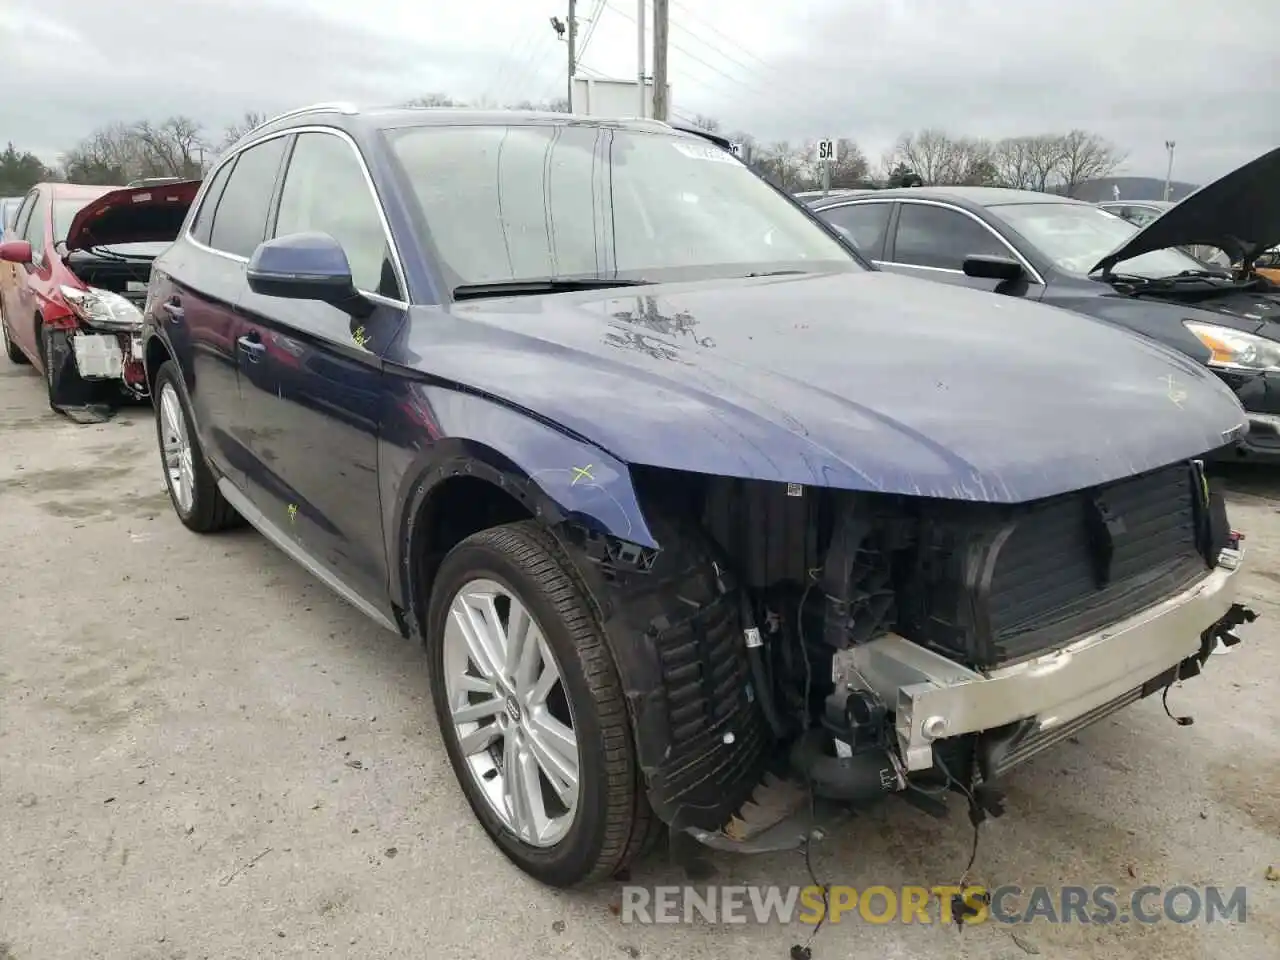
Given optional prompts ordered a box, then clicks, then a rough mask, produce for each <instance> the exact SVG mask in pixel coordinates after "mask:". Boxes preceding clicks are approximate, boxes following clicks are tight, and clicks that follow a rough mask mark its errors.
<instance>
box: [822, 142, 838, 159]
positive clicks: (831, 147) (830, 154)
mask: <svg viewBox="0 0 1280 960" xmlns="http://www.w3.org/2000/svg"><path fill="white" fill-rule="evenodd" d="M836 159H837V156H836V142H835V141H834V140H819V141H818V161H819V162H822V161H830V162H831V163H835V162H836Z"/></svg>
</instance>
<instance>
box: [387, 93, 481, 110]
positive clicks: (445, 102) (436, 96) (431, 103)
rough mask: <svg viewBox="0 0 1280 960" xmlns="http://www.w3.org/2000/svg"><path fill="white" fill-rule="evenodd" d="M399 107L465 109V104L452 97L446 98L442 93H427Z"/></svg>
mask: <svg viewBox="0 0 1280 960" xmlns="http://www.w3.org/2000/svg"><path fill="white" fill-rule="evenodd" d="M401 106H405V107H465V106H466V104H465V103H463V102H462V101H460V100H455V99H453V97H447V96H445V95H444V94H443V93H428V94H426V95H425V96H421V97H414V98H413V99H412V100H406V101H405V102H404V103H403V104H401Z"/></svg>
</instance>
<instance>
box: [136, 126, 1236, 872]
mask: <svg viewBox="0 0 1280 960" xmlns="http://www.w3.org/2000/svg"><path fill="white" fill-rule="evenodd" d="M593 184H595V185H599V184H608V185H609V189H593V186H592V185H593ZM1094 213H1095V214H1096V215H1097V216H1099V217H1107V219H1108V220H1109V221H1110V220H1114V218H1112V217H1109V216H1107V215H1105V214H1103V213H1101V212H1100V211H1097V210H1095V211H1094ZM1116 222H1119V221H1116ZM1028 330H1034V331H1036V335H1035V336H1034V337H1028V336H1027V335H1026V332H1027V331H1028ZM144 355H145V359H146V369H147V377H148V381H149V383H150V384H151V394H152V397H153V403H154V405H155V410H156V432H157V438H158V453H159V459H160V462H161V465H162V468H163V471H164V477H165V482H166V484H167V486H168V490H169V494H170V497H171V499H172V502H173V507H174V510H175V512H176V513H177V515H178V517H179V518H180V520H181V521H182V522H183V523H184V524H185V525H186V526H187V527H189V528H190V529H191V530H193V531H197V532H200V533H210V532H213V531H215V530H218V529H221V528H224V527H226V526H229V525H232V524H234V523H235V522H237V521H238V520H241V519H243V520H247V521H248V522H249V523H251V524H252V525H253V526H255V527H256V528H257V529H258V530H259V531H261V532H262V533H263V534H264V535H265V536H267V537H268V538H269V539H270V540H272V541H273V542H274V543H275V544H276V545H277V546H278V547H280V549H281V550H283V551H284V552H285V553H287V554H288V555H289V556H291V557H292V558H293V559H295V560H296V561H297V562H299V563H301V564H302V565H303V566H305V567H306V568H307V569H308V570H310V571H311V572H312V573H313V574H314V575H315V576H317V577H318V578H319V579H320V580H322V581H323V582H324V583H326V584H327V585H328V586H329V587H331V588H332V589H333V590H334V591H336V592H337V593H338V594H339V595H341V596H343V597H344V598H346V599H347V600H348V601H349V602H351V603H352V604H353V605H354V606H356V607H357V608H358V609H360V610H361V611H363V612H364V613H365V614H366V615H367V616H368V617H369V618H370V619H371V620H373V621H374V622H376V623H378V624H380V625H382V626H383V627H385V628H387V629H389V630H392V631H395V632H397V633H399V634H401V635H402V636H405V637H413V638H416V639H421V640H425V643H426V647H427V651H428V656H427V669H428V671H429V674H430V682H431V689H432V699H433V701H434V705H435V710H436V714H437V716H438V718H439V729H440V731H441V735H442V736H443V738H444V743H445V747H446V749H447V751H448V755H449V759H450V761H451V763H452V765H453V768H454V771H455V773H456V774H457V777H458V780H459V782H460V784H461V786H462V790H463V792H464V793H465V795H466V797H467V800H468V801H469V803H470V804H471V808H472V810H473V811H474V813H475V815H476V817H477V818H478V819H479V821H480V823H481V824H482V825H483V827H484V829H485V830H486V831H487V833H488V834H489V836H490V837H491V838H492V839H493V841H494V842H495V843H496V844H497V846H498V847H499V848H500V849H501V850H502V851H503V853H505V854H506V855H507V856H508V857H509V858H510V859H511V860H512V861H513V862H514V863H516V864H517V865H519V867H520V868H521V869H523V870H525V871H526V872H528V873H529V874H531V875H532V876H534V877H537V878H538V879H540V880H542V881H544V882H546V883H551V884H556V885H568V884H573V883H578V882H585V881H588V880H591V879H597V878H604V877H609V876H612V875H614V874H616V872H617V871H618V870H620V869H622V868H623V867H625V866H626V864H627V863H628V862H629V861H630V860H631V859H632V858H633V857H635V856H636V855H637V853H638V852H640V851H641V850H643V849H644V848H645V847H646V846H647V844H648V843H649V842H650V841H651V840H652V839H654V838H655V837H656V836H657V835H658V831H659V830H661V829H666V828H668V827H669V828H671V829H672V830H675V831H678V832H680V833H681V834H682V835H683V834H686V833H687V834H692V835H693V836H694V837H696V838H697V839H698V840H701V841H702V842H704V843H707V844H710V845H712V846H715V847H718V848H722V849H729V850H740V851H748V852H749V851H762V850H773V849H782V848H787V847H792V848H794V847H797V846H799V845H801V844H803V843H805V842H807V839H808V838H809V837H810V836H811V830H812V829H813V824H812V823H811V819H810V818H811V815H812V813H813V810H814V809H816V808H819V807H823V804H821V803H819V802H818V801H819V800H825V801H827V802H828V803H831V804H835V805H837V806H839V807H841V808H843V807H847V806H849V805H852V804H858V803H867V802H871V801H873V800H875V799H878V798H880V797H884V796H887V795H890V794H894V793H902V792H905V791H906V790H907V788H908V786H909V785H910V786H912V787H919V788H920V789H921V790H923V791H925V793H928V792H930V791H932V792H933V793H935V794H936V793H937V791H938V789H940V788H945V787H946V786H947V785H948V784H951V785H952V786H953V787H955V788H957V789H960V790H963V791H964V792H965V793H966V795H967V796H968V797H969V799H970V801H971V803H972V804H973V808H972V810H971V813H972V815H973V816H975V818H977V819H981V818H982V817H984V816H987V815H995V814H998V813H999V812H1000V809H999V804H998V789H999V783H1000V776H1001V775H1002V774H1003V773H1005V772H1006V771H1007V770H1008V769H1010V768H1012V767H1013V766H1015V765H1016V764H1017V763H1018V762H1020V761H1022V760H1024V759H1026V758H1027V757H1030V756H1032V755H1034V754H1036V753H1038V752H1039V751H1040V750H1042V749H1045V748H1047V747H1048V746H1050V745H1052V744H1053V743H1055V742H1056V741H1058V740H1059V739H1061V738H1062V737H1064V736H1066V735H1067V733H1069V732H1073V731H1075V730H1078V729H1080V728H1081V727H1083V726H1085V725H1086V724H1088V723H1090V722H1092V721H1094V720H1097V719H1099V718H1101V717H1104V716H1107V715H1109V714H1111V713H1113V712H1114V711H1116V710H1118V709H1120V708H1121V707H1123V706H1125V705H1127V704H1129V703H1131V702H1133V701H1134V700H1136V699H1138V698H1139V697H1141V696H1144V695H1146V694H1149V693H1152V692H1158V691H1159V690H1161V689H1167V688H1168V687H1169V685H1170V684H1172V683H1173V682H1174V681H1175V680H1176V679H1179V678H1185V677H1189V676H1192V675H1194V673H1197V672H1199V668H1200V665H1201V664H1203V663H1204V662H1205V660H1206V658H1207V657H1208V654H1209V652H1210V651H1212V650H1213V649H1214V648H1215V646H1216V645H1217V643H1218V640H1219V638H1223V642H1226V643H1234V642H1235V637H1234V635H1233V634H1232V633H1231V630H1232V629H1233V628H1234V625H1236V624H1238V623H1240V622H1242V621H1245V620H1248V619H1250V618H1252V613H1251V612H1250V611H1248V610H1247V609H1246V608H1244V607H1243V606H1241V605H1240V604H1238V603H1236V601H1235V600H1234V596H1233V594H1234V591H1235V584H1236V582H1237V578H1236V577H1235V575H1234V574H1235V571H1236V569H1237V568H1238V567H1239V564H1240V562H1241V558H1242V552H1241V543H1240V538H1239V535H1238V534H1235V533H1233V532H1232V531H1231V529H1230V526H1229V524H1228V522H1227V515H1226V507H1225V505H1224V501H1223V499H1222V495H1221V493H1220V492H1219V491H1218V490H1217V488H1216V487H1215V486H1214V485H1211V484H1210V483H1209V482H1208V481H1206V480H1205V477H1204V474H1203V469H1202V463H1201V459H1200V458H1201V457H1202V456H1203V455H1204V454H1205V453H1206V452H1207V451H1209V450H1212V449H1213V448H1215V447H1218V446H1220V445H1222V444H1223V443H1227V442H1230V441H1231V439H1232V438H1234V437H1235V436H1236V435H1237V434H1238V433H1239V432H1240V431H1242V430H1243V429H1244V413H1243V411H1242V410H1241V409H1240V405H1239V403H1238V402H1237V401H1236V399H1235V397H1234V396H1233V395H1232V394H1231V392H1230V391H1229V390H1228V389H1226V387H1225V386H1224V385H1223V384H1222V383H1221V382H1220V381H1219V380H1218V379H1217V378H1216V377H1214V376H1213V375H1212V374H1210V373H1209V372H1208V371H1207V370H1205V369H1204V367H1202V366H1200V365H1199V364H1196V363H1193V362H1191V361H1190V360H1188V359H1187V358H1186V357H1184V356H1182V355H1181V354H1179V353H1177V352H1175V351H1172V350H1169V349H1167V348H1165V347H1162V346H1160V345H1158V344H1155V343H1151V342H1148V341H1143V340H1140V339H1139V338H1136V337H1133V336H1130V335H1129V334H1127V333H1125V332H1123V331H1120V330H1116V329H1114V328H1112V327H1110V326H1108V325H1106V324H1100V323H1094V322H1092V321H1090V320H1088V319H1086V318H1084V317H1080V316H1077V315H1075V314H1071V313H1068V312H1066V311H1060V310H1051V309H1048V308H1045V307H1042V306H1039V305H1037V304H1034V303H1029V302H1028V303H1019V302H1016V301H1014V300H1010V301H1008V302H1006V303H1005V304H1004V305H1003V308H1002V309H996V305H995V304H993V303H992V301H991V298H990V297H988V296H986V295H985V294H981V293H977V292H973V291H966V290H959V289H954V290H948V289H946V288H943V287H941V286H938V285H934V284H929V283H921V282H919V281H916V280H910V279H905V278H902V277H896V276H893V275H891V274H889V273H885V272H881V271H877V270H873V269H870V268H869V266H868V264H867V263H866V262H865V261H863V260H862V259H860V257H859V256H858V255H857V254H856V253H855V252H854V250H853V249H852V247H851V246H849V245H848V244H847V243H846V242H845V241H843V240H842V239H840V237H839V236H838V235H837V234H836V233H835V232H834V231H832V230H831V229H830V228H828V227H826V226H824V225H823V223H822V221H820V220H819V219H818V218H816V217H814V216H813V215H812V214H810V213H809V212H808V211H807V210H806V209H805V208H804V207H803V205H801V204H799V203H797V202H795V201H794V200H792V199H791V198H789V197H787V196H785V195H784V194H783V193H781V192H779V191H777V190H775V189H773V188H772V187H770V186H769V185H768V184H766V183H765V182H764V181H763V180H761V179H760V178H759V177H758V176H757V175H756V174H754V173H753V172H752V171H751V170H750V169H749V168H748V167H747V166H745V165H744V164H742V163H741V162H739V161H738V160H737V159H736V158H734V157H733V156H732V154H730V153H729V152H727V151H725V150H723V149H721V147H720V146H717V145H716V144H715V143H713V142H708V140H706V139H703V138H702V137H701V136H699V135H694V134H692V133H682V132H679V131H677V130H675V129H673V128H671V127H669V126H668V125H666V124H663V123H661V122H658V121H654V120H629V121H612V122H609V121H604V120H600V119H595V118H588V117H570V116H566V115H563V114H539V113H525V112H472V111H460V110H387V111H365V112H361V111H359V110H356V109H355V108H352V107H344V106H335V105H330V106H320V107H312V108H305V109H302V110H298V111H295V112H293V113H290V114H287V115H285V116H283V117H280V118H276V119H275V120H272V121H270V122H268V123H266V124H264V125H262V126H260V127H259V128H257V129H256V130H254V131H252V132H251V133H250V134H248V135H247V136H246V137H245V138H244V139H242V140H241V141H240V142H239V143H237V144H236V145H234V146H233V147H232V148H231V149H230V150H229V151H228V152H227V153H226V155H225V156H224V158H223V159H221V160H220V162H219V163H218V165H217V166H216V167H215V168H214V169H213V171H212V172H211V173H210V175H209V176H208V177H207V179H206V181H205V183H204V186H203V187H202V188H201V191H200V195H199V196H198V197H197V199H196V201H195V203H194V206H193V207H192V210H191V212H190V215H189V217H188V220H187V222H186V224H185V225H184V227H183V228H182V230H181V232H180V235H179V237H178V239H177V241H176V242H175V243H174V245H173V246H172V247H170V248H169V250H168V251H166V252H165V253H164V254H162V255H161V256H160V257H159V258H158V259H157V260H156V262H155V268H154V271H153V274H152V281H151V289H150V291H149V295H148V301H147V308H146V322H145V328H144ZM1103 424H1105V429H1104V428H1103V427H1102V426H1100V425H1103ZM957 611H959V612H957ZM1068 645H1069V646H1070V648H1071V652H1070V654H1069V655H1066V656H1063V655H1062V651H1063V649H1064V648H1065V647H1067V646H1068ZM997 673H998V677H997V676H996V674H997ZM908 714H909V715H908ZM841 757H843V758H844V759H840V758H841ZM979 768H981V785H980V786H979V785H978V784H977V775H976V774H975V773H974V771H975V770H977V769H979ZM915 795H916V794H915V793H914V792H913V793H912V796H915ZM925 799H927V798H925ZM935 809H936V807H935ZM822 822H823V823H825V824H827V826H828V827H829V825H830V821H828V820H823V821H822ZM975 822H976V820H975Z"/></svg>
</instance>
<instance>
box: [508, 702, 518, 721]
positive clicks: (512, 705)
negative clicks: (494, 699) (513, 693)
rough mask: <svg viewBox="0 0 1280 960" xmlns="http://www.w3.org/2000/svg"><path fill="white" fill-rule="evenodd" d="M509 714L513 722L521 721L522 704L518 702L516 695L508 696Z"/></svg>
mask: <svg viewBox="0 0 1280 960" xmlns="http://www.w3.org/2000/svg"><path fill="white" fill-rule="evenodd" d="M507 716H508V717H510V718H511V721H512V723H519V722H520V704H518V703H516V698H515V697H507Z"/></svg>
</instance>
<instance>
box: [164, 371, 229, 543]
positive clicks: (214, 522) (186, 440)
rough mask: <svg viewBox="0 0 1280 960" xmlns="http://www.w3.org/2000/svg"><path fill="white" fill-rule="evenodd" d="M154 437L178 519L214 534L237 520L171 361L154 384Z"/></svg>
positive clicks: (199, 531)
mask: <svg viewBox="0 0 1280 960" xmlns="http://www.w3.org/2000/svg"><path fill="white" fill-rule="evenodd" d="M155 391H156V392H155V411H156V436H157V439H158V440H159V445H160V461H161V463H162V464H163V466H164V482H165V487H166V488H167V489H168V491H169V501H170V502H171V503H172V504H173V509H174V512H175V513H177V514H178V519H179V520H181V521H182V522H183V524H184V525H185V526H186V527H187V528H188V529H189V530H194V531H195V532H196V533H213V532H215V531H218V530H223V529H226V528H227V527H231V526H235V525H237V524H238V522H239V520H240V515H239V514H238V513H236V511H235V509H234V508H233V507H232V506H231V504H229V503H227V501H226V499H225V498H224V497H223V496H222V493H221V492H220V491H219V490H218V484H217V480H216V479H215V477H214V475H213V471H212V470H210V469H209V464H208V463H207V462H206V460H205V458H204V451H203V450H201V449H200V441H199V439H197V437H196V432H195V428H194V426H193V425H192V422H191V415H190V411H189V410H188V409H187V404H186V400H185V399H184V394H183V392H182V389H181V381H180V380H179V373H178V368H177V366H175V365H174V363H173V361H172V360H169V361H166V362H165V363H164V364H162V365H161V367H160V370H159V372H158V373H157V374H156V382H155Z"/></svg>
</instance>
